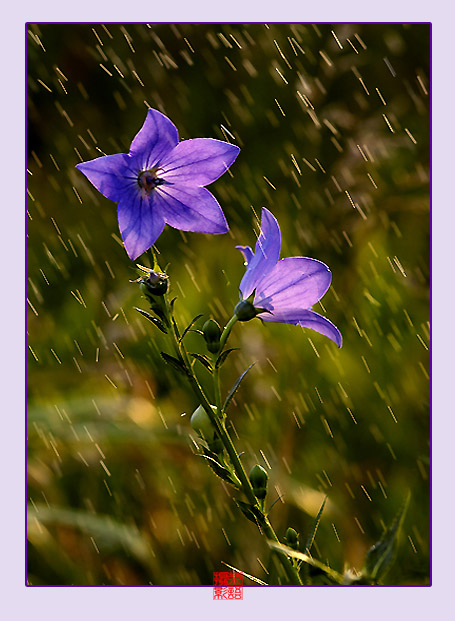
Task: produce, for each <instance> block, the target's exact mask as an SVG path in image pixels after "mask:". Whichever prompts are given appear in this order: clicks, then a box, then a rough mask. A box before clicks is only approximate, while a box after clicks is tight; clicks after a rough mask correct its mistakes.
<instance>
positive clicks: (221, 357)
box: [215, 347, 239, 369]
mask: <svg viewBox="0 0 455 621" xmlns="http://www.w3.org/2000/svg"><path fill="white" fill-rule="evenodd" d="M238 349H239V348H238V347H233V348H232V349H225V350H224V351H222V352H221V354H220V355H219V356H218V358H217V360H216V362H215V369H219V368H220V366H221V365H222V364H224V363H225V362H226V358H227V357H228V356H229V354H230V353H231V352H233V351H237V350H238Z"/></svg>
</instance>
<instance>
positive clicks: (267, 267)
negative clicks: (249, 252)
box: [240, 207, 281, 298]
mask: <svg viewBox="0 0 455 621" xmlns="http://www.w3.org/2000/svg"><path fill="white" fill-rule="evenodd" d="M280 248H281V231H280V227H279V225H278V222H277V220H276V218H275V216H274V215H273V214H271V213H270V211H269V210H268V209H266V208H265V207H264V208H263V209H262V220H261V233H260V235H259V238H258V240H257V242H256V248H255V252H254V256H253V257H252V258H251V260H250V261H248V267H247V270H246V272H245V275H244V276H243V278H242V282H241V283H240V291H241V292H242V295H243V297H244V298H247V297H248V296H249V295H250V294H251V293H252V292H253V290H254V289H255V288H256V287H257V285H258V283H259V281H260V280H261V279H262V278H263V277H264V276H265V275H267V273H269V272H271V271H272V270H273V268H274V267H275V265H276V263H277V261H278V258H279V256H280Z"/></svg>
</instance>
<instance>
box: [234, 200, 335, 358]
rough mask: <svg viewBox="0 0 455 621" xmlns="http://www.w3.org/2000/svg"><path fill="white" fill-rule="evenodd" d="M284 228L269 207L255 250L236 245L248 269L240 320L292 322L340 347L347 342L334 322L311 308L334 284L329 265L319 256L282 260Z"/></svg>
mask: <svg viewBox="0 0 455 621" xmlns="http://www.w3.org/2000/svg"><path fill="white" fill-rule="evenodd" d="M280 247H281V231H280V227H279V226H278V222H277V221H276V218H275V217H274V216H273V215H272V214H271V213H270V211H269V210H268V209H265V208H264V209H263V210H262V221H261V234H260V235H259V239H258V241H257V243H256V249H255V252H254V253H253V251H252V250H251V248H250V247H249V246H236V248H237V249H238V250H240V251H241V252H242V253H243V256H244V257H245V260H246V264H247V269H246V272H245V275H244V276H243V278H242V282H241V283H240V292H241V295H242V297H243V300H241V301H240V302H239V304H238V305H237V306H236V310H235V311H234V312H235V313H236V315H237V317H238V318H239V319H240V320H243V321H247V320H248V319H252V318H253V317H256V316H258V317H259V318H260V319H263V320H264V321H275V322H279V323H290V324H294V325H299V326H304V327H305V328H311V329H312V330H316V332H320V333H321V334H324V335H325V336H328V337H329V339H332V341H334V342H335V343H336V344H337V345H338V347H341V345H342V343H343V339H342V336H341V334H340V332H339V330H338V329H337V328H336V327H335V326H334V325H333V323H332V322H331V321H329V320H328V319H326V318H325V317H322V315H319V314H318V313H315V312H314V311H312V310H311V307H312V306H313V304H316V302H318V301H319V300H320V299H321V298H322V296H323V295H324V294H325V292H326V291H327V289H328V288H329V286H330V280H331V273H330V270H329V268H328V267H327V265H324V263H321V261H317V260H316V259H307V258H306V257H288V258H286V259H281V260H278V259H279V256H280Z"/></svg>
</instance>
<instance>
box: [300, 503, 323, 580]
mask: <svg viewBox="0 0 455 621" xmlns="http://www.w3.org/2000/svg"><path fill="white" fill-rule="evenodd" d="M326 502H327V496H326V497H325V498H324V500H323V501H322V505H321V508H320V509H319V511H318V514H317V516H316V518H315V520H314V523H313V528H312V530H311V533H310V534H309V535H308V539H307V540H306V543H305V548H304V550H305V553H306V554H310V550H311V546H312V545H313V542H314V539H315V537H316V532H317V530H318V526H319V522H320V521H321V517H322V512H323V511H324V507H325V503H326ZM309 569H310V566H309V565H308V563H305V565H304V566H303V574H304V576H305V581H306V583H307V584H310V583H311V580H310V571H309Z"/></svg>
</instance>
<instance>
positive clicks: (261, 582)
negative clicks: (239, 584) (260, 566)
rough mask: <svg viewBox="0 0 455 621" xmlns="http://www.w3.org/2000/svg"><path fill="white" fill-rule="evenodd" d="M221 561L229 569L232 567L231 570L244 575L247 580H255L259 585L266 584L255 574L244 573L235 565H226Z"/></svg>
mask: <svg viewBox="0 0 455 621" xmlns="http://www.w3.org/2000/svg"><path fill="white" fill-rule="evenodd" d="M221 562H222V563H223V565H226V567H229V569H232V571H235V572H237V573H238V574H242V576H245V578H248V579H249V580H252V581H253V582H257V584H260V585H261V586H268V585H267V582H263V581H262V580H259V578H256V577H255V576H251V575H250V574H247V573H245V572H244V571H242V570H241V569H237V568H236V567H232V565H228V564H227V563H225V562H224V561H221Z"/></svg>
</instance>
